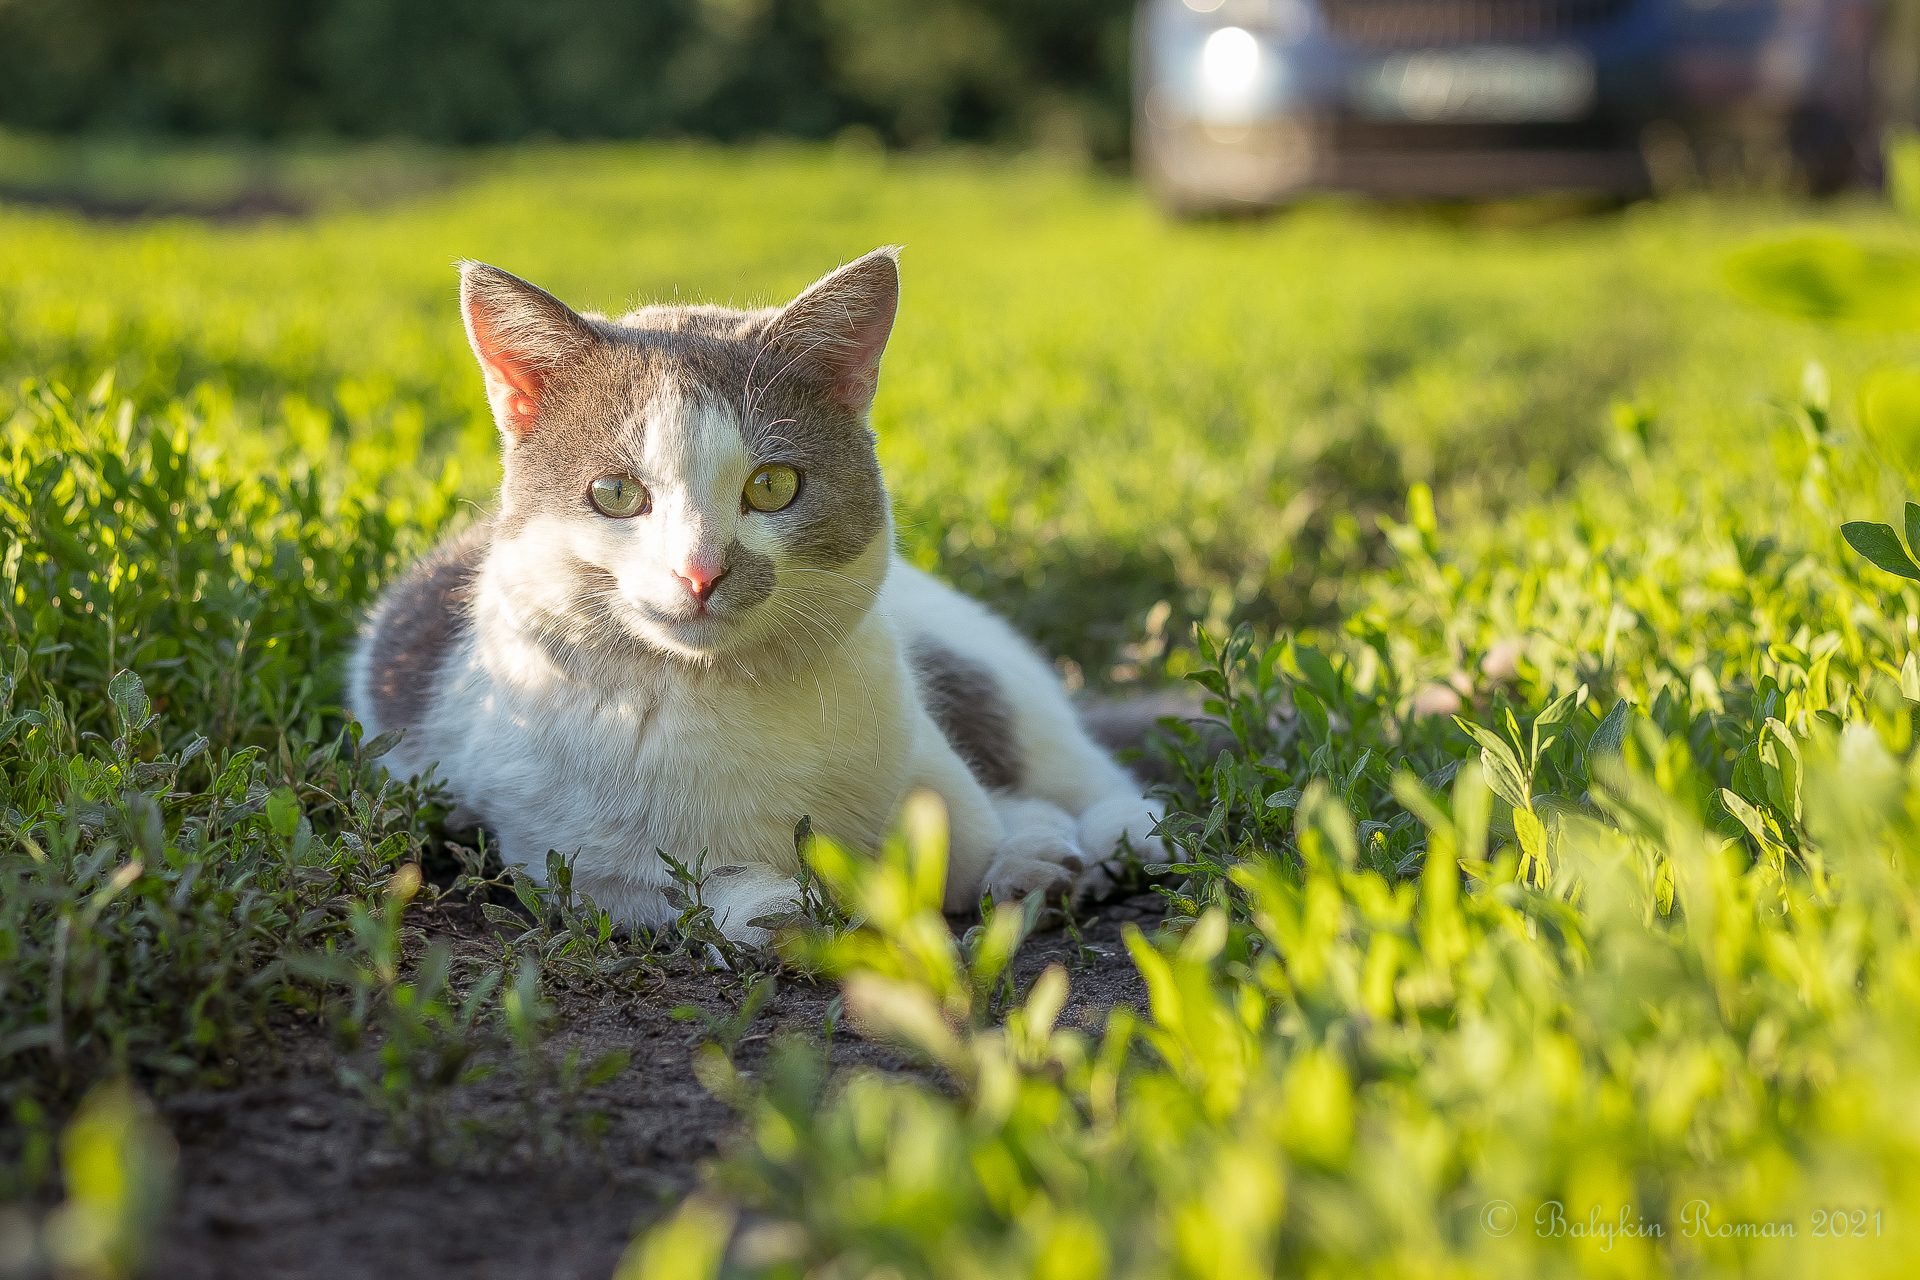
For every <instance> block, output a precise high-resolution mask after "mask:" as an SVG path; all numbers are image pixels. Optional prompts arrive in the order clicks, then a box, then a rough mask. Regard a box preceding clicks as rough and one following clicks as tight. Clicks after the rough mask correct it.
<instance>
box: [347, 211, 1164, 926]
mask: <svg viewBox="0 0 1920 1280" xmlns="http://www.w3.org/2000/svg"><path fill="white" fill-rule="evenodd" d="M896 256H897V251H896V250H893V249H880V250H876V251H875V252H873V253H870V254H868V255H866V256H865V257H863V258H860V259H858V260H857V261H855V262H852V263H850V264H848V265H847V266H844V267H842V268H841V269H839V270H838V271H835V272H833V273H831V274H830V275H827V276H826V277H824V278H823V279H821V280H820V281H818V282H817V283H815V284H814V285H813V286H812V287H810V288H809V289H807V290H806V291H805V292H804V293H802V294H801V295H800V296H799V297H798V298H796V299H795V300H794V301H793V302H792V303H790V304H789V305H787V306H786V307H783V308H779V309H775V310H766V311H748V312H742V311H733V310H728V309H725V308H721V307H712V306H696V307H682V306H651V307H643V308H642V309H640V310H638V311H635V312H633V313H632V314H630V315H626V316H623V317H621V318H620V319H619V320H610V319H607V318H606V317H603V316H599V315H593V314H587V315H580V314H576V313H575V312H574V311H572V310H570V309H569V308H567V307H566V306H565V305H564V304H562V303H561V302H560V301H559V300H557V299H556V298H554V297H552V296H551V295H549V294H547V293H545V292H544V291H542V290H540V289H538V288H535V287H534V286H533V285H531V284H528V283H526V282H525V281H523V280H520V279H518V278H516V277H514V276H511V275H508V274H507V273H506V272H504V271H500V270H498V269H496V268H494V267H490V266H485V265H482V264H480V263H472V262H469V263H464V264H462V267H461V287H460V302H461V308H462V311H463V312H464V314H465V318H466V326H467V336H468V339H469V340H470V341H471V342H472V344H473V351H474V354H475V355H476V356H478V357H479V361H480V368H481V371H482V373H483V374H484V376H485V379H486V388H487V397H488V400H489V401H490V402H491V404H492V407H493V415H494V419H495V421H496V422H497V423H498V424H499V427H500V434H501V441H502V449H503V453H504V459H503V463H504V471H505V475H504V479H503V481H502V483H501V487H500V502H499V507H498V510H497V511H496V512H495V513H494V514H493V515H492V516H491V517H490V518H489V519H487V520H485V521H483V522H481V523H479V524H476V525H475V526H474V527H473V528H471V529H469V530H468V531H467V532H465V533H464V534H461V535H460V536H458V537H455V538H452V539H450V540H448V541H447V542H446V543H444V544H442V545H441V546H440V547H439V548H437V549H436V550H435V551H434V552H433V553H432V554H431V555H430V556H428V557H427V558H426V559H425V560H423V561H422V562H421V563H420V564H419V565H417V566H416V567H415V568H414V569H413V570H412V571H411V573H409V574H408V576H407V577H406V578H405V579H404V580H402V581H401V582H400V583H399V584H398V585H396V586H395V587H393V588H392V589H391V590H390V591H388V593H387V595H386V597H385V598H384V599H383V600H382V601H381V603H380V606H379V608H378V610H377V612H376V613H375V615H374V617H373V619H372V621H371V623H370V624H369V626H368V628H367V630H366V633H365V636H364V638H363V640H362V642H361V644H360V646H359V649H358V651H357V653H356V655H355V659H354V664H353V675H352V693H351V697H352V703H353V711H354V713H355V714H356V715H357V716H358V717H359V718H360V720H361V722H362V724H364V725H365V726H366V728H367V730H368V732H369V733H374V732H380V731H384V730H388V729H401V728H404V729H405V730H406V733H405V735H404V738H403V740H402V742H401V744H400V746H399V747H397V748H396V749H395V750H394V751H393V753H392V754H391V755H390V756H389V757H388V761H389V763H390V765H391V767H392V769H393V771H394V772H395V773H396V774H399V775H401V776H406V775H410V774H420V773H424V772H425V771H426V770H427V768H428V766H430V765H434V764H437V765H438V767H439V776H440V777H442V778H444V779H445V780H446V781H447V783H448V785H449V788H450V790H451V792H452V794H453V796H454V797H455V798H456V800H457V801H458V802H459V804H460V806H461V807H462V808H463V809H464V810H466V811H467V812H468V813H469V814H470V815H471V816H472V817H473V818H474V819H476V820H477V821H478V823H479V824H481V825H484V826H485V827H486V828H487V829H489V830H490V831H492V832H493V833H494V835H495V838H496V840H497V842H498V847H499V849H500V851H501V855H502V856H503V857H504V858H505V860H506V861H507V863H508V864H509V865H518V866H521V867H524V868H525V869H526V870H527V871H528V872H529V873H531V874H533V875H535V876H539V875H541V873H542V871H543V870H544V867H545V865H546V853H547V851H548V850H549V849H557V850H559V851H560V852H561V853H562V854H564V855H566V856H568V857H569V858H572V859H573V860H574V883H575V885H576V886H577V887H578V888H580V889H582V890H584V891H585V892H587V893H589V894H591V895H592V896H593V898H594V900H595V901H596V902H598V903H599V904H600V905H601V906H603V907H606V908H608V909H609V910H610V911H611V912H612V913H613V915H614V917H615V918H616V919H618V920H620V921H623V922H630V923H636V924H642V925H648V926H657V925H659V924H661V923H663V922H664V921H666V920H668V919H671V918H672V916H673V915H674V914H675V912H674V911H673V909H672V908H671V907H670V906H669V905H668V904H667V901H666V898H665V896H664V895H663V892H662V890H663V889H665V888H666V887H668V885H669V884H670V883H671V882H670V880H669V879H668V876H667V874H666V867H665V865H664V863H663V862H662V860H661V859H660V857H659V856H657V853H656V851H657V850H664V851H666V852H668V853H671V854H673V855H674V856H675V857H676V858H683V859H691V858H693V857H695V856H697V855H698V854H700V853H701V851H703V850H704V851H706V853H707V865H708V866H709V867H712V866H716V865H729V864H731V865H738V866H740V867H742V868H744V869H745V871H744V872H743V873H735V874H732V875H730V876H727V877H721V878H718V879H715V880H713V881H712V882H710V885H709V889H710V893H709V896H708V901H710V902H712V903H713V904H714V905H715V907H716V911H715V916H716V918H717V919H718V920H719V922H720V924H721V927H722V928H723V930H724V931H725V932H726V933H727V934H728V935H729V936H730V937H734V938H738V939H741V940H745V941H753V942H757V941H761V940H762V939H763V938H764V936H765V935H764V933H763V932H762V931H761V930H759V929H756V928H753V927H752V926H750V925H749V924H748V922H749V921H751V920H753V919H755V918H757V917H759V916H762V915H766V914H769V913H773V912H777V911H781V910H784V909H786V908H787V907H788V905H789V903H790V902H791V899H792V895H793V893H794V890H795V884H794V881H793V878H792V877H793V876H794V874H795V872H796V871H797V870H798V865H797V862H796V858H795V852H794V843H793V831H794V827H795V824H796V823H797V822H798V820H799V819H800V817H801V816H802V815H808V816H810V817H811V819H812V822H813V826H814V828H815V829H816V830H818V831H822V832H826V833H829V834H832V835H833V836H835V837H837V838H839V839H841V840H843V841H846V842H848V843H850V844H853V845H857V846H866V847H875V846H877V845H878V843H879V842H880V840H881V839H882V837H883V836H884V835H885V833H886V830H887V827H888V823H889V821H890V819H891V818H892V817H893V815H894V813H895V811H896V809H897V807H898V805H899V804H900V801H901V799H902V798H903V797H904V796H905V794H906V793H907V792H908V791H909V790H911V789H913V788H916V787H927V788H931V789H932V790H933V791H935V792H936V793H938V794H939V795H940V796H941V797H942V798H943V799H944V800H945V801H946V805H947V810H948V814H949V817H950V821H951V824H952V837H951V853H950V861H949V869H948V883H947V894H946V907H947V909H948V910H950V911H963V910H967V909H970V908H971V907H972V906H974V905H975V904H976V903H977V902H978V901H979V898H980V895H981V893H982V892H983V891H985V892H987V893H990V894H992V895H993V897H994V898H995V899H996V900H1003V899H1010V898H1017V897H1021V896H1023V895H1025V894H1028V893H1034V892H1051V893H1060V892H1065V891H1067V890H1068V889H1069V887H1070V885H1071V882H1072V880H1073V877H1074V874H1075V873H1076V872H1078V871H1079V870H1080V869H1081V868H1082V867H1083V866H1088V865H1092V864H1096V863H1098V862H1099V861H1100V860H1102V859H1106V858H1108V857H1109V856H1111V855H1112V854H1113V852H1114V851H1115V849H1116V847H1117V845H1118V844H1119V842H1120V841H1121V840H1122V838H1123V837H1124V838H1126V839H1129V840H1130V841H1131V842H1132V845H1133V847H1134V848H1135V849H1136V850H1141V851H1143V852H1146V853H1148V854H1149V856H1150V857H1163V856H1164V854H1163V853H1161V852H1160V851H1159V842H1158V841H1157V840H1156V839H1155V838H1154V837H1153V835H1152V831H1153V826H1154V822H1155V817H1156V814H1155V810H1154V808H1153V807H1152V806H1151V805H1150V804H1148V803H1147V802H1146V801H1144V800H1142V798H1141V790H1140V787H1139V785H1138V784H1137V783H1136V782H1135V781H1134V780H1133V779H1132V778H1131V777H1130V776H1129V775H1128V774H1127V773H1126V771H1125V770H1123V769H1122V768H1121V767H1120V766H1119V765H1118V764H1116V763H1115V762H1114V760H1113V759H1112V757H1111V756H1109V755H1108V754H1107V753H1106V752H1105V751H1104V750H1102V749H1101V748H1100V747H1099V746H1098V745H1096V744H1095V743H1094V741H1093V740H1092V739H1091V738H1089V737H1088V735H1087V733H1086V732H1085V731H1084V730H1083V728H1082V726H1081V724H1080V722H1079V720H1078V719H1077V718H1076V716H1075V713H1074V708H1073V706H1072V704H1071V703H1070V702H1069V701H1068V699H1067V697H1066V695H1065V693H1064V692H1063V691H1062V689H1061V688H1060V685H1059V683H1058V682H1057V681H1056V680H1055V678H1054V675H1053V672H1052V671H1051V670H1050V669H1049V667H1048V666H1047V665H1046V664H1045V663H1044V662H1042V661H1041V660H1040V659H1039V658H1038V657H1037V656H1035V654H1034V653H1033V652H1032V651H1031V650H1030V649H1029V648H1028V647H1027V646H1026V645H1025V644H1024V643H1023V642H1022V641H1021V639H1020V638H1019V637H1018V636H1017V635H1016V634H1015V633H1014V631H1013V629H1012V628H1011V627H1009V626H1008V625H1007V624H1006V623H1005V622H1003V621H1002V620H1001V619H999V618H998V617H996V616H994V615H993V614H992V613H990V612H989V611H988V610H987V609H985V608H984V607H982V606H981V605H980V604H978V603H977V602H975V601H973V600H971V599H968V598H967V597H965V596H962V595H960V594H959V593H958V592H956V591H954V590H953V589H951V588H949V587H947V586H944V585H943V584H941V583H940V582H938V581H936V580H935V579H933V578H931V577H929V576H928V575H926V574H925V573H922V572H921V571H920V570H918V569H916V568H914V567H913V566H911V565H909V564H906V563H905V562H903V561H902V560H900V559H899V557H898V556H896V555H895V554H894V537H893V522H892V516H891V512H890V510H889V507H888V501H887V493H886V489H885V487H884V486H883V484H882V483H881V478H880V467H879V463H878V461H877V460H876V458H875V455H874V441H873V434H872V432H871V430H870V429H869V428H868V426H867V413H868V409H869V407H870V406H871V404H872V403H873V395H874V389H875V387H876V385H877V382H878V375H879V366H880V356H881V352H882V350H883V349H884V348H885V346H886V342H887V337H888V335H889V334H890V333H891V331H892V328H893V321H894V313H895V310H896V308H897V306H898V302H899V289H900V286H899V275H898V270H897V267H896V264H895V259H896ZM1089 874H1097V872H1094V873H1089Z"/></svg>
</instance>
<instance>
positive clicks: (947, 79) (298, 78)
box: [0, 0, 1131, 156]
mask: <svg viewBox="0 0 1920 1280" xmlns="http://www.w3.org/2000/svg"><path fill="white" fill-rule="evenodd" d="M1130 11H1131V5H1130V3H1129V2H1128V0H0V123H4V124H9V125H13V126H17V127H27V128H35V129H46V130H58V131H74V130H85V131H137V132H165V133H176V134H222V135H240V136H248V137H256V138H280V137H289V136H299V135H316V134H324V135H333V136H346V137H377V136H392V135H404V136H410V137H418V138H424V139H428V140H433V141H442V142H496V141H508V140H512V139H516V138H523V137H527V136H529V135H537V134H550V135H557V136H560V137H569V138H613V137H640V136H659V135H670V134H691V135H700V136H707V137H716V138H722V139H735V138H742V137H751V136H755V135H759V134H771V133H780V134H792V135H798V136H802V137H823V136H827V135H830V134H833V133H834V132H836V131H838V130H840V129H842V128H845V127H846V126H848V125H866V126H869V127H871V128H873V129H875V130H877V131H878V132H879V133H880V134H881V136H882V137H883V138H885V139H886V140H887V141H888V142H890V143H892V144H895V145H913V144H917V143H922V142H929V141H935V140H942V139H963V140H979V141H1015V142H1025V143H1040V144H1043V145H1049V144H1051V145H1059V146H1065V147H1069V148H1077V149H1083V150H1085V151H1088V152H1090V153H1092V154H1095V155H1102V156H1113V155H1117V154H1118V153H1119V152H1120V151H1121V150H1122V149H1123V148H1124V144H1125V133H1126V117H1127V112H1126V92H1127V61H1128V54H1127V41H1128V26H1129V20H1130Z"/></svg>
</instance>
